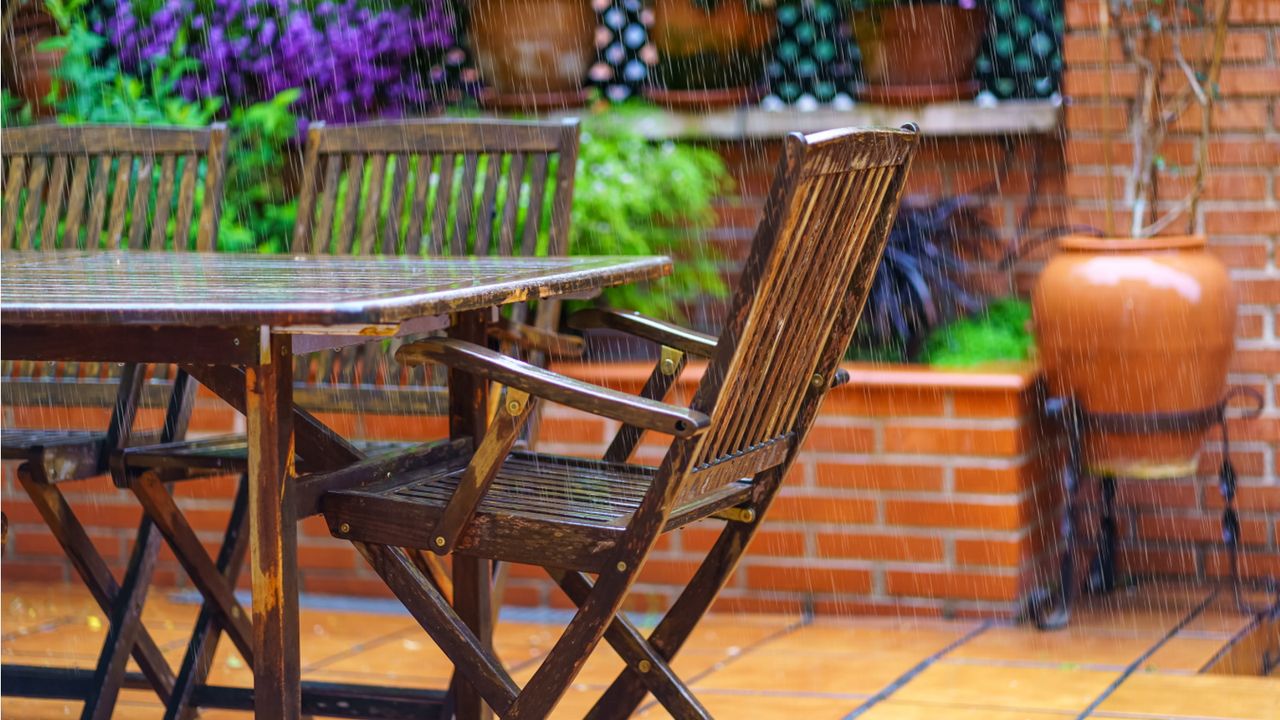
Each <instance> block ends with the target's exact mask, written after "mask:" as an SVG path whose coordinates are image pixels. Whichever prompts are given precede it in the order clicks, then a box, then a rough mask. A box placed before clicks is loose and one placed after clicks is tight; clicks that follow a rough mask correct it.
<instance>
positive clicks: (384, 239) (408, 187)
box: [293, 120, 578, 255]
mask: <svg viewBox="0 0 1280 720" xmlns="http://www.w3.org/2000/svg"><path fill="white" fill-rule="evenodd" d="M577 138H578V131H577V124H576V123H574V122H564V123H520V122H507V121H471V120H468V121H458V120H417V121H393V122H376V123H365V124H360V125H345V126H336V127H325V126H323V125H317V126H314V127H312V128H311V130H310V132H309V133H308V137H307V153H306V158H305V161H304V168H303V176H304V184H303V188H302V194H301V197H300V198H299V202H298V223H297V225H296V227H295V230H294V237H293V249H294V250H295V251H298V252H309V253H336V254H362V253H371V252H377V253H384V254H389V255H396V254H406V255H516V254H521V255H533V254H535V253H536V252H537V251H539V250H543V251H545V253H546V254H549V255H563V254H564V253H565V252H566V250H567V249H568V248H567V246H568V228H569V209H570V206H571V203H572V192H573V175H574V165H575V164H576V162H577ZM553 166H554V167H555V175H554V177H549V175H550V172H551V168H552V167H553ZM548 207H549V208H550V212H547V209H546V208H548ZM543 237H545V238H547V243H546V246H545V247H543V248H539V247H538V244H539V242H540V239H541V238H543Z"/></svg>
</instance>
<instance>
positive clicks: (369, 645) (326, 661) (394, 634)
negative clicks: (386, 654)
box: [302, 625, 422, 673]
mask: <svg viewBox="0 0 1280 720" xmlns="http://www.w3.org/2000/svg"><path fill="white" fill-rule="evenodd" d="M415 630H417V631H419V632H421V630H422V628H420V627H418V626H417V625H410V626H409V627H405V628H400V629H399V630H392V631H391V632H388V633H384V634H382V635H378V636H377V637H374V638H372V639H370V640H367V641H365V642H362V643H356V644H354V645H352V646H351V647H349V648H347V649H346V650H341V651H339V652H336V653H334V654H332V655H329V656H328V657H323V658H320V659H319V660H317V661H315V662H313V663H308V664H307V665H305V666H304V667H303V668H302V672H304V673H305V672H317V671H320V670H323V669H324V668H325V666H327V665H332V664H333V663H336V662H338V661H340V660H345V659H347V658H350V657H355V656H356V655H359V654H360V653H362V652H366V651H368V650H375V649H377V648H379V647H382V646H383V645H386V644H387V643H390V642H391V641H393V640H395V639H396V638H399V637H401V636H404V635H408V634H409V633H411V632H413V631H415Z"/></svg>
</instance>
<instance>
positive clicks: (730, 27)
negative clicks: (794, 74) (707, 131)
mask: <svg viewBox="0 0 1280 720" xmlns="http://www.w3.org/2000/svg"><path fill="white" fill-rule="evenodd" d="M771 4H772V3H769V5H771ZM761 5H765V4H764V3H762V4H761ZM776 24H777V21H776V19H775V17H774V13H773V12H772V10H769V9H765V8H764V7H761V8H755V7H751V6H750V4H749V2H748V0H716V1H715V2H701V3H699V2H695V0H654V3H653V27H651V28H650V30H649V37H650V38H651V39H652V40H653V44H654V47H655V48H656V49H657V52H658V63H657V66H656V67H655V68H654V76H655V79H656V81H657V84H656V86H655V87H653V88H651V89H650V90H649V91H648V95H649V97H650V98H651V99H653V100H654V101H656V102H659V103H663V104H668V105H674V106H684V105H693V106H701V107H704V108H705V107H713V106H721V105H735V104H742V103H747V102H753V101H754V100H757V99H759V97H760V96H761V95H762V94H763V93H762V88H763V86H764V64H765V54H766V51H767V48H768V44H769V41H770V40H771V39H772V38H773V31H774V27H775V26H776Z"/></svg>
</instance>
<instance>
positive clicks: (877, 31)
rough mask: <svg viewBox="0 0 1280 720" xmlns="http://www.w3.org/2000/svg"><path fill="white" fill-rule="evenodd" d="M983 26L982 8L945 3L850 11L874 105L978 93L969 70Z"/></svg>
mask: <svg viewBox="0 0 1280 720" xmlns="http://www.w3.org/2000/svg"><path fill="white" fill-rule="evenodd" d="M986 27H987V14H986V11H985V10H983V9H982V8H981V7H977V8H969V9H966V8H962V7H960V6H958V5H955V4H952V3H949V2H932V3H918V2H917V3H910V4H901V5H899V4H896V3H895V4H891V5H877V6H874V7H871V8H868V9H866V10H860V11H858V12H856V13H854V16H853V30H854V36H855V37H856V38H857V41H858V49H859V50H860V52H861V53H862V74H863V78H864V79H865V82H864V83H862V84H860V85H859V87H858V95H859V97H861V98H862V99H864V100H869V101H872V102H883V103H894V104H918V103H925V102H937V101H942V100H961V99H969V98H972V97H974V96H975V95H977V94H978V87H979V86H978V83H977V81H975V80H974V79H973V67H974V63H975V61H976V60H977V58H978V50H979V48H980V47H981V45H982V39H983V37H984V36H985V33H986Z"/></svg>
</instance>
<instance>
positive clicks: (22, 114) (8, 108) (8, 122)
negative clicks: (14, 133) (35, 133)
mask: <svg viewBox="0 0 1280 720" xmlns="http://www.w3.org/2000/svg"><path fill="white" fill-rule="evenodd" d="M0 110H2V111H3V115H0V127H7V128H8V127H23V126H26V125H30V124H31V123H32V117H31V106H30V105H29V104H27V103H26V102H25V101H23V100H22V98H19V97H17V96H15V95H14V94H13V93H11V92H9V91H8V90H0Z"/></svg>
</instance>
